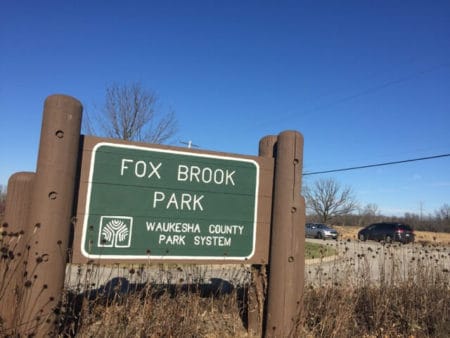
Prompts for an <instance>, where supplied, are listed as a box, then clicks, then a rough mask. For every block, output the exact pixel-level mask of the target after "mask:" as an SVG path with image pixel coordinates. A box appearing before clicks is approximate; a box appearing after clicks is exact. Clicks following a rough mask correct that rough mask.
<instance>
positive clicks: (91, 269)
mask: <svg viewBox="0 0 450 338" xmlns="http://www.w3.org/2000/svg"><path fill="white" fill-rule="evenodd" d="M306 240H307V241H308V242H312V243H319V244H323V245H328V246H331V247H333V248H335V249H336V251H337V254H336V255H335V256H332V257H326V258H317V259H312V260H307V261H306V264H305V283H306V284H308V283H312V284H315V285H325V284H328V285H329V284H333V285H343V284H345V285H348V284H352V285H361V284H362V283H364V284H367V283H370V284H374V283H375V284H382V283H394V282H398V281H405V280H408V279H417V278H420V277H421V276H422V277H425V278H426V279H428V280H429V279H430V278H439V277H440V276H442V273H444V274H445V271H447V276H449V274H450V273H449V272H448V271H449V270H450V247H448V246H447V247H442V246H432V245H430V246H423V245H421V244H407V245H401V244H386V245H385V244H383V243H377V242H372V241H367V242H360V241H353V240H348V241H342V240H338V241H335V240H327V241H324V240H316V239H306ZM250 275H251V274H250V266H248V265H181V264H180V265H174V264H170V265H169V264H165V265H152V266H150V267H145V268H142V269H140V268H139V267H138V265H136V266H135V267H130V266H127V267H120V266H109V267H96V266H88V265H84V266H78V265H71V264H69V265H68V266H67V271H66V287H68V288H69V289H72V290H78V291H79V292H81V291H84V290H87V289H96V288H104V287H105V285H108V284H109V285H113V286H114V285H115V284H117V283H121V284H122V287H125V288H126V287H128V286H129V285H142V284H143V283H146V282H152V283H154V284H161V285H164V284H188V283H189V284H208V283H209V284H211V283H216V282H218V281H224V282H225V283H227V284H230V285H243V284H246V283H248V282H249V281H250Z"/></svg>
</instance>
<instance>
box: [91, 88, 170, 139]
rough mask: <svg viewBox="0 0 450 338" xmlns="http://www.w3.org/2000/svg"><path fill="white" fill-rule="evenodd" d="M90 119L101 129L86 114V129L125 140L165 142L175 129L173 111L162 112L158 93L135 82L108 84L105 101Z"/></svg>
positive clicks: (93, 132)
mask: <svg viewBox="0 0 450 338" xmlns="http://www.w3.org/2000/svg"><path fill="white" fill-rule="evenodd" d="M93 120H95V125H96V126H97V128H99V129H100V133H98V132H96V128H95V127H94V125H93V122H94V121H92V120H90V119H89V116H87V119H86V122H87V123H86V125H85V129H86V130H87V131H88V133H92V134H101V135H102V136H106V137H112V138H118V139H122V140H128V141H143V142H150V143H164V142H166V141H168V140H169V139H170V138H171V137H173V136H174V135H175V133H176V130H177V121H176V119H175V113H174V111H172V110H170V111H168V112H166V113H163V112H162V111H161V109H160V105H159V98H158V96H157V94H156V93H155V92H154V91H153V90H149V89H145V88H144V87H143V86H142V85H141V84H140V83H138V82H134V83H131V84H123V85H118V84H112V85H110V86H109V87H107V88H106V94H105V102H104V105H103V107H102V109H100V110H98V111H97V113H96V114H95V116H94V118H93Z"/></svg>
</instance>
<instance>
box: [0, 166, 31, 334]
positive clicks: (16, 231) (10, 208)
mask: <svg viewBox="0 0 450 338" xmlns="http://www.w3.org/2000/svg"><path fill="white" fill-rule="evenodd" d="M34 176H35V174H34V173H31V172H20V173H15V174H14V175H12V176H11V177H10V178H9V181H8V190H7V191H8V194H7V196H6V208H5V218H4V222H3V224H2V229H1V232H2V249H4V250H5V251H3V252H2V255H6V256H5V257H4V258H2V262H1V263H0V278H1V280H0V285H1V286H0V304H1V306H0V317H1V318H2V320H3V328H4V329H5V333H6V334H7V335H10V336H16V334H17V332H16V329H17V326H18V324H19V319H20V314H21V313H20V304H21V299H22V295H23V286H24V282H25V280H24V277H23V275H24V272H25V265H24V262H26V261H27V257H28V250H27V248H26V247H27V245H26V244H27V243H26V237H27V234H28V233H29V232H30V229H31V227H30V226H29V223H28V215H29V210H30V204H31V193H32V191H33V180H34Z"/></svg>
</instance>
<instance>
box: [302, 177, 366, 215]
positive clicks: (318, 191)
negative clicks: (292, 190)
mask: <svg viewBox="0 0 450 338" xmlns="http://www.w3.org/2000/svg"><path fill="white" fill-rule="evenodd" d="M303 195H304V196H305V199H306V206H307V208H308V209H309V210H311V211H312V212H313V213H315V214H316V215H317V216H318V217H319V218H320V220H321V222H323V223H326V222H328V221H329V220H331V219H332V218H333V217H336V216H342V215H346V214H349V213H351V212H352V211H353V210H355V209H356V208H357V203H356V200H355V197H354V196H353V192H352V189H351V188H350V187H345V188H343V189H341V186H340V184H339V183H338V182H337V181H335V180H333V179H319V180H317V181H315V182H314V184H313V185H312V186H311V187H310V186H305V187H304V188H303Z"/></svg>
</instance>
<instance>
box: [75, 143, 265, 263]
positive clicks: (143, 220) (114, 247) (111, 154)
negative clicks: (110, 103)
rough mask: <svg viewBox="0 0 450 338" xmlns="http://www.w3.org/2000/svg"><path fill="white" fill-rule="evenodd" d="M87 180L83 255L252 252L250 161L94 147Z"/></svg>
mask: <svg viewBox="0 0 450 338" xmlns="http://www.w3.org/2000/svg"><path fill="white" fill-rule="evenodd" d="M89 175H90V178H89V184H88V193H87V199H86V216H85V218H84V220H85V221H84V224H83V239H82V253H83V255H84V256H86V257H89V258H119V259H120V258H124V259H127V258H132V259H136V258H142V259H148V258H149V257H150V258H151V257H157V258H160V259H164V258H167V259H170V258H177V259H180V258H186V259H197V258H198V259H204V258H221V259H247V258H249V257H251V256H252V255H253V253H254V248H255V235H256V224H257V220H256V215H257V193H258V180H259V165H258V164H257V162H256V161H253V160H251V159H245V158H237V157H228V156H216V155H211V154H198V153H191V152H183V151H179V150H167V149H160V148H147V147H139V146H132V145H124V144H113V143H98V144H97V145H96V146H95V147H94V150H93V152H92V157H91V164H90V174H89Z"/></svg>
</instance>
